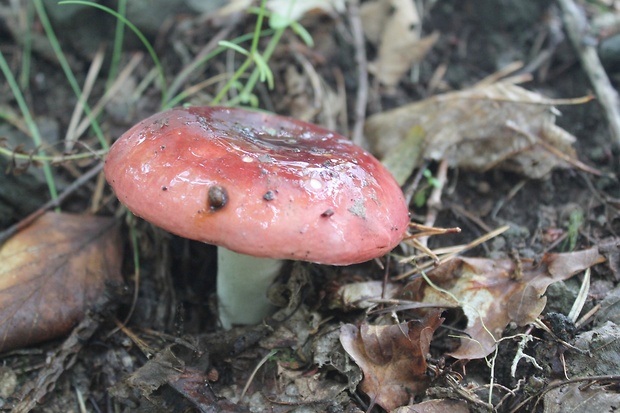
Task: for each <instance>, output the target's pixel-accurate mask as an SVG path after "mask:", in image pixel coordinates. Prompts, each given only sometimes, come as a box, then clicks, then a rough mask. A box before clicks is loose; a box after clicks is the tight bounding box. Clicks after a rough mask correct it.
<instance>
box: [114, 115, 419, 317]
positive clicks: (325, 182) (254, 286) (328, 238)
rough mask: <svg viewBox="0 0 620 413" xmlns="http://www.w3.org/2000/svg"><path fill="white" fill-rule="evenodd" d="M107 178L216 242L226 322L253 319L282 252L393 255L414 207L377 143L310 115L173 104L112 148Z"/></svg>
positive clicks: (147, 210)
mask: <svg viewBox="0 0 620 413" xmlns="http://www.w3.org/2000/svg"><path fill="white" fill-rule="evenodd" d="M105 176H106V179H107V180H108V182H109V183H110V185H111V186H112V188H113V189H114V192H115V193H116V195H117V197H118V198H119V200H120V201H121V203H123V204H124V205H126V206H127V208H128V209H129V210H131V211H132V212H133V213H134V214H136V215H137V216H140V217H142V218H143V219H145V220H147V221H149V222H151V223H153V224H155V225H157V226H159V227H161V228H163V229H165V230H167V231H169V232H172V233H174V234H177V235H179V236H181V237H185V238H190V239H193V240H198V241H203V242H206V243H209V244H215V245H218V246H219V248H218V275H217V297H218V302H219V312H220V314H219V316H220V321H221V323H222V325H223V326H224V327H225V328H230V327H231V325H233V324H255V323H258V322H260V321H261V320H262V319H263V318H264V317H265V316H267V315H268V314H269V313H270V311H271V310H272V305H271V304H270V302H269V300H268V299H267V296H266V292H267V289H268V287H269V285H270V284H271V283H272V282H273V281H274V279H275V278H276V276H277V275H278V273H279V271H280V269H281V265H282V262H283V261H282V260H303V261H309V262H314V263H320V264H331V265H349V264H354V263H360V262H364V261H368V260H370V259H373V258H375V257H379V256H382V255H385V254H386V253H388V252H389V251H390V250H392V249H393V248H394V247H395V246H396V245H398V243H399V242H400V241H401V239H402V237H403V234H404V233H405V232H406V230H407V226H408V223H409V216H408V210H407V204H406V202H405V200H404V197H403V193H402V191H401V189H400V187H399V186H398V184H397V183H396V181H395V180H394V178H393V177H392V176H391V175H390V173H389V172H388V171H387V170H386V169H385V168H384V167H383V166H382V165H381V163H380V162H379V161H378V160H377V159H375V158H374V157H373V156H372V155H370V154H369V153H368V152H366V151H365V150H363V149H362V148H360V147H357V146H355V145H354V144H352V143H351V142H350V141H349V140H347V139H345V138H344V137H342V136H341V135H338V134H336V133H334V132H331V131H329V130H327V129H324V128H321V127H319V126H316V125H312V124H309V123H306V122H302V121H299V120H295V119H292V118H287V117H283V116H276V115H271V114H265V113H260V112H255V111H249V110H244V109H234V108H224V107H189V108H175V109H171V110H168V111H165V112H161V113H158V114H155V115H153V116H151V117H149V118H147V119H145V120H143V121H142V122H140V123H138V124H137V125H135V126H134V127H132V128H131V129H130V130H128V131H127V132H126V133H125V134H123V135H122V136H121V137H120V138H119V139H118V140H117V141H116V142H115V143H114V144H113V145H112V147H111V149H110V152H109V154H108V156H107V159H106V163H105Z"/></svg>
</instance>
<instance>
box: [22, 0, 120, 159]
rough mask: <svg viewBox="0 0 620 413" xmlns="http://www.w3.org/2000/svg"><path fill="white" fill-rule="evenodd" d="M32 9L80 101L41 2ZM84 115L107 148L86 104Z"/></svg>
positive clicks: (77, 88)
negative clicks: (35, 11)
mask: <svg viewBox="0 0 620 413" xmlns="http://www.w3.org/2000/svg"><path fill="white" fill-rule="evenodd" d="M34 7H35V8H36V10H37V14H38V16H39V20H40V21H41V25H42V26H43V30H45V35H46V36H47V38H48V40H49V42H50V44H51V46H52V49H53V50H54V54H55V55H56V58H57V59H58V63H60V67H62V70H63V72H64V74H65V77H66V78H67V81H68V82H69V85H70V86H71V88H72V89H73V92H74V93H75V95H76V96H77V98H78V99H80V97H81V95H82V90H81V88H80V85H79V84H78V82H77V80H76V79H75V76H74V75H73V71H72V70H71V66H69V62H68V61H67V58H66V57H65V55H64V53H63V51H62V49H61V47H60V43H59V41H58V38H57V37H56V34H55V33H54V29H53V28H52V25H51V23H50V21H49V19H48V17H47V13H46V12H45V8H44V7H43V2H42V0H34ZM84 113H85V114H86V116H88V118H89V119H90V124H91V126H92V128H93V131H94V132H95V135H97V139H98V140H99V144H100V145H101V147H103V148H107V147H108V143H107V141H106V140H105V138H104V137H103V132H102V131H101V128H100V127H99V123H98V122H97V120H96V119H95V118H93V117H92V116H91V110H90V106H88V104H87V103H86V102H84Z"/></svg>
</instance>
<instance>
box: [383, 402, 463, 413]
mask: <svg viewBox="0 0 620 413" xmlns="http://www.w3.org/2000/svg"><path fill="white" fill-rule="evenodd" d="M445 412H450V413H469V412H470V410H469V408H468V407H467V403H466V402H465V401H463V400H452V399H436V400H426V401H423V402H421V403H417V404H414V405H412V406H405V407H399V408H398V409H396V410H394V411H392V412H391V413H445Z"/></svg>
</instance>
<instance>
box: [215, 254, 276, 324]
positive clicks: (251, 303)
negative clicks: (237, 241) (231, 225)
mask: <svg viewBox="0 0 620 413" xmlns="http://www.w3.org/2000/svg"><path fill="white" fill-rule="evenodd" d="M282 264H283V261H282V260H274V259H271V258H256V257H252V256H249V255H245V254H238V253H236V252H233V251H230V250H228V249H226V248H222V247H218V249H217V299H218V308H219V317H220V322H221V323H222V326H223V327H224V328H225V329H227V330H228V329H230V328H231V327H232V326H233V325H234V324H243V325H251V324H258V323H260V322H261V321H262V320H263V319H264V318H265V317H267V316H268V315H269V314H271V313H272V312H273V310H274V306H273V305H272V304H271V302H269V300H268V299H267V290H268V289H269V286H270V285H271V284H272V283H273V281H274V280H275V279H276V277H277V276H278V274H279V273H280V269H281V268H282Z"/></svg>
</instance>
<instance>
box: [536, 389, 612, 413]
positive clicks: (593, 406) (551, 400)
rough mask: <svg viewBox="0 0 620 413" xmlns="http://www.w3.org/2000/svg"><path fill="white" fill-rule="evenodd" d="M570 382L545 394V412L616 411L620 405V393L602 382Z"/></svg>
mask: <svg viewBox="0 0 620 413" xmlns="http://www.w3.org/2000/svg"><path fill="white" fill-rule="evenodd" d="M587 383H588V382H586V381H584V382H583V383H569V384H566V385H564V386H560V387H556V388H553V389H551V390H550V391H549V392H547V393H545V395H544V398H543V400H544V404H545V409H544V411H545V413H563V412H615V411H617V410H618V405H620V394H618V392H617V391H614V389H613V388H612V387H611V386H609V385H607V386H604V385H603V384H602V383H595V384H593V385H586V384H587Z"/></svg>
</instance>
